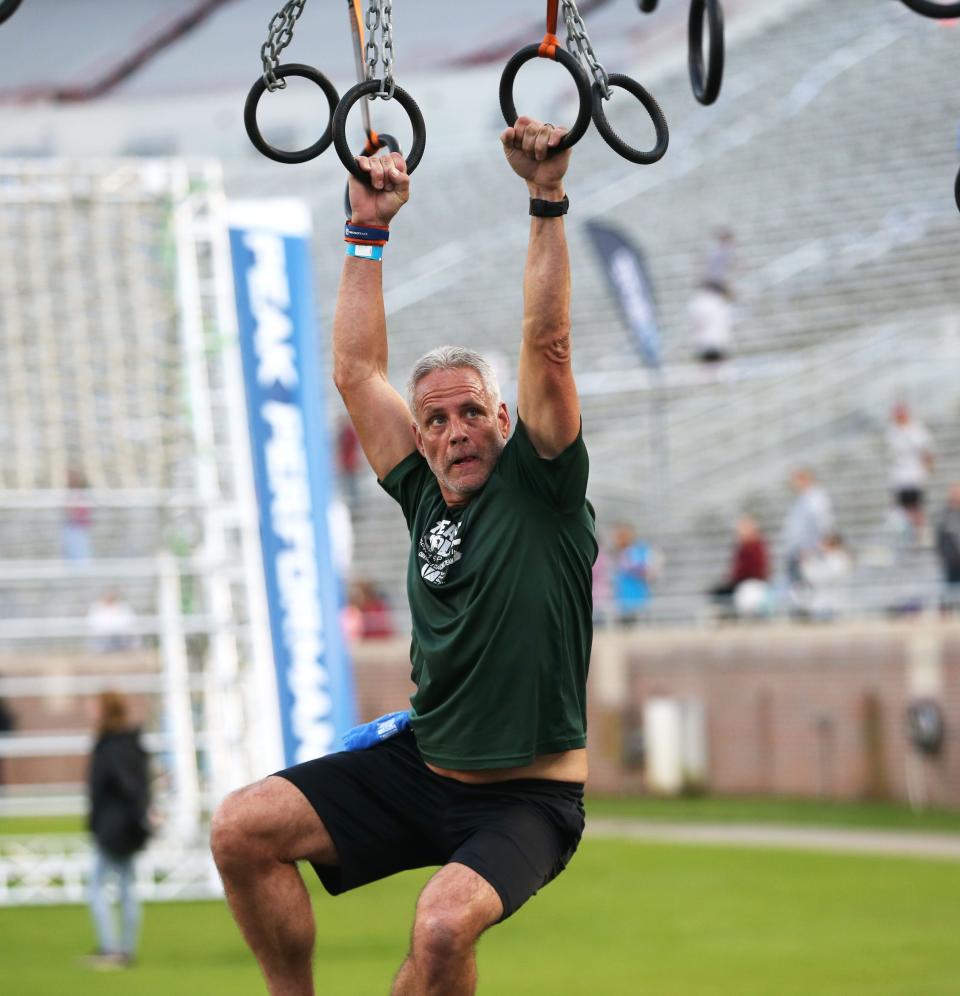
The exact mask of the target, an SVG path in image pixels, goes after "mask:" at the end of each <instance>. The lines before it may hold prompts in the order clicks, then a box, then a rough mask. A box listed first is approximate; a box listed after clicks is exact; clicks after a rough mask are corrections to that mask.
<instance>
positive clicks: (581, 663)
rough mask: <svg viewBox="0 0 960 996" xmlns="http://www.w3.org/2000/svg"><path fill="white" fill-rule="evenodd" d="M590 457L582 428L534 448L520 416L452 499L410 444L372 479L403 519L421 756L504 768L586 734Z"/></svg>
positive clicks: (593, 552) (592, 545) (461, 766)
mask: <svg viewBox="0 0 960 996" xmlns="http://www.w3.org/2000/svg"><path fill="white" fill-rule="evenodd" d="M588 467H589V462H588V459H587V450H586V447H585V446H584V444H583V437H582V435H578V436H577V439H576V440H575V441H574V442H573V443H571V445H570V446H569V447H568V448H567V449H566V450H564V452H563V453H561V454H560V455H559V456H558V457H556V458H555V459H553V460H544V459H542V458H541V457H540V456H538V454H537V452H536V450H535V449H534V448H533V444H532V443H531V442H530V437H529V436H528V435H527V430H526V428H525V427H524V425H523V423H522V422H520V421H518V422H517V428H516V431H515V432H514V434H513V436H512V438H511V439H510V440H509V441H508V442H507V444H506V446H505V447H504V449H503V452H502V453H501V455H500V459H499V460H498V462H497V465H496V467H495V468H494V470H493V473H492V474H491V475H490V478H489V480H488V481H487V483H486V484H485V485H484V487H483V489H482V491H480V492H478V493H477V494H475V495H473V496H472V498H471V499H470V501H469V502H468V503H467V504H466V505H464V506H462V507H460V508H449V507H448V506H447V504H446V502H445V501H444V500H443V497H442V495H441V494H440V486H439V484H438V483H437V479H436V477H435V476H434V475H433V472H432V471H431V470H430V468H429V467H428V465H427V462H426V460H424V458H423V457H422V456H421V455H420V454H419V453H411V454H410V456H408V457H406V458H405V459H404V460H403V461H401V463H399V464H398V465H397V466H396V467H394V468H393V470H392V471H390V473H389V474H387V476H386V477H385V478H384V480H383V481H382V482H381V485H382V487H383V489H384V490H385V491H386V492H387V493H388V494H389V495H390V496H391V497H393V498H395V499H396V501H397V502H399V504H400V506H401V508H402V509H403V514H404V516H405V517H406V520H407V526H408V527H409V529H410V537H411V544H410V560H409V564H408V569H407V596H408V598H409V600H410V611H411V614H412V617H413V640H412V643H411V648H410V657H411V662H412V664H413V681H414V683H415V684H416V686H417V689H416V691H415V692H414V694H413V696H412V697H411V699H410V701H411V704H412V706H413V709H412V711H411V722H412V725H413V729H414V732H415V734H416V737H417V744H418V746H419V748H420V752H421V754H422V755H423V756H424V758H426V760H428V761H430V762H431V763H433V764H436V765H438V766H440V767H444V768H451V769H454V770H470V769H483V768H507V767H514V766H519V765H524V764H529V763H530V762H531V761H533V760H534V758H536V757H538V756H539V755H540V754H551V753H555V752H558V751H564V750H572V749H574V748H577V747H583V746H584V745H585V743H586V728H587V720H586V682H587V667H588V664H589V659H590V646H591V640H592V632H593V625H592V618H591V617H592V606H593V598H592V565H593V562H594V560H595V559H596V556H597V540H596V531H595V529H594V512H593V508H592V506H591V505H590V503H589V502H588V501H587V500H586V488H587V473H588Z"/></svg>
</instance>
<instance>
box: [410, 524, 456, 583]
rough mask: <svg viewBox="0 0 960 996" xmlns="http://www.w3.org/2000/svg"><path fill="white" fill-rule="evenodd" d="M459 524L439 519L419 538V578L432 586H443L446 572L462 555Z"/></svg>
mask: <svg viewBox="0 0 960 996" xmlns="http://www.w3.org/2000/svg"><path fill="white" fill-rule="evenodd" d="M459 532H460V523H459V522H452V521H451V520H450V519H440V520H438V521H437V523H436V524H435V525H434V526H432V527H431V528H430V530H429V531H428V532H426V533H424V534H423V536H421V537H420V549H419V551H418V554H417V555H418V556H419V557H420V559H421V560H422V561H423V563H422V564H421V565H420V577H422V578H423V579H424V581H430V582H431V583H432V584H443V582H444V580H445V579H446V577H447V571H448V570H449V569H450V566H451V565H452V564H455V563H456V562H457V561H458V560H459V559H460V558H461V557H462V556H463V554H462V553H461V552H460V550H459V547H460V537H459V536H458V535H457V533H459Z"/></svg>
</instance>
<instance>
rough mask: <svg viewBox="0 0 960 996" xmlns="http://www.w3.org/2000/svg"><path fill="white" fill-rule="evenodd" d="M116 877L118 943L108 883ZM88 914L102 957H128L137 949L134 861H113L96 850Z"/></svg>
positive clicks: (105, 854) (137, 919)
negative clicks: (91, 919) (118, 924)
mask: <svg viewBox="0 0 960 996" xmlns="http://www.w3.org/2000/svg"><path fill="white" fill-rule="evenodd" d="M112 878H115V879H116V880H117V883H118V885H119V890H120V912H121V921H120V926H121V929H120V943H119V944H118V943H117V931H116V928H115V925H114V922H113V915H112V913H113V911H112V910H111V909H110V905H111V904H110V897H109V896H108V890H109V888H110V886H109V880H110V879H112ZM90 913H91V914H92V916H93V925H94V928H95V929H96V931H97V949H98V950H99V951H100V952H102V953H103V954H123V955H128V956H131V957H132V955H133V953H134V951H135V950H136V946H137V933H138V931H139V928H140V903H139V902H138V901H137V893H136V888H135V886H134V872H133V858H132V857H131V858H115V857H113V856H112V855H110V854H107V853H106V851H103V850H101V849H100V848H99V847H97V848H96V853H95V854H94V859H93V874H92V875H91V877H90Z"/></svg>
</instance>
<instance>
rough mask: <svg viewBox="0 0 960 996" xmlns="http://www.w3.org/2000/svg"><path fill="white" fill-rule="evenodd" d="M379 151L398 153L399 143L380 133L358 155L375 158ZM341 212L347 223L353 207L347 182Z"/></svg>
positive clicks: (391, 136) (399, 150) (348, 182)
mask: <svg viewBox="0 0 960 996" xmlns="http://www.w3.org/2000/svg"><path fill="white" fill-rule="evenodd" d="M380 149H389V150H390V151H391V152H400V154H401V155H403V153H402V151H401V149H400V143H399V142H398V141H397V140H396V139H395V138H394V137H393V135H388V134H387V133H386V132H380V133H379V134H378V135H377V141H376V145H375V146H374V143H373V142H371V140H370V139H369V138H367V144H366V145H365V146H364V149H363V152H361V153H360V155H361V156H375V155H376V154H377V153H378V152H379V151H380ZM343 210H344V212H345V213H346V216H347V221H349V220H350V219H351V218H352V217H353V207H352V206H351V204H350V181H349V180H347V189H346V190H345V191H344V193H343Z"/></svg>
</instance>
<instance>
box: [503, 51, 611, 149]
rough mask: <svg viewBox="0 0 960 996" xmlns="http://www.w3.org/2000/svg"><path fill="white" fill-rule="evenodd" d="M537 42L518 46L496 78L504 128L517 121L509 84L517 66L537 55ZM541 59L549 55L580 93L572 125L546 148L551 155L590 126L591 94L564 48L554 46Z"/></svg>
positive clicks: (579, 66)
mask: <svg viewBox="0 0 960 996" xmlns="http://www.w3.org/2000/svg"><path fill="white" fill-rule="evenodd" d="M540 48H541V46H540V45H527V46H526V47H524V48H522V49H520V51H519V52H517V53H516V54H515V55H514V56H513V57H512V58H511V59H510V61H509V62H508V63H507V64H506V66H504V69H503V75H502V76H501V77H500V110H501V111H502V112H503V117H504V120H505V121H506V122H507V127H508V128H512V127H513V126H514V125H515V124H516V123H517V106H516V104H515V103H514V102H513V83H514V80H516V78H517V73H518V72H519V71H520V67H521V66H522V65H524V64H525V63H527V62H529V61H530V60H531V59H536V58H538V57H541V56H540ZM542 58H545V59H548V58H553V59H554V60H555V61H556V62H559V63H560V65H561V66H563V67H564V68H565V69H566V70H567V72H569V73H570V75H571V76H572V77H573V81H574V83H576V84H577V93H578V94H579V95H580V111H579V113H578V114H577V120H576V121H575V122H574V124H573V127H572V128H571V129H570V130H569V131H568V132H567V133H566V134H565V135H564V136H563V138H561V139H560V141H559V142H557V144H556V145H554V146H553V147H552V148H550V149H549V151H548V155H554V154H555V153H557V152H560V151H562V150H563V149H569V148H571V147H572V146H574V145H576V144H577V142H579V141H580V139H581V138H583V135H584V132H586V130H587V128H589V127H590V112H591V97H590V80H589V79H587V74H586V73H585V72H584V71H583V67H582V66H581V65H580V63H579V62H578V61H577V60H576V59H575V58H574V57H573V56H572V55H571V54H570V53H569V52H568V51H567V50H566V49H563V48H560V46H559V45H558V46H556V47H555V48H554V54H553V55H552V56H542Z"/></svg>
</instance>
